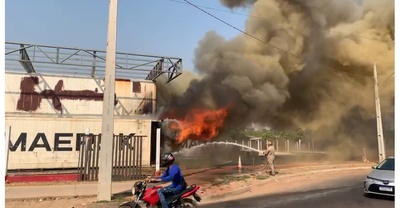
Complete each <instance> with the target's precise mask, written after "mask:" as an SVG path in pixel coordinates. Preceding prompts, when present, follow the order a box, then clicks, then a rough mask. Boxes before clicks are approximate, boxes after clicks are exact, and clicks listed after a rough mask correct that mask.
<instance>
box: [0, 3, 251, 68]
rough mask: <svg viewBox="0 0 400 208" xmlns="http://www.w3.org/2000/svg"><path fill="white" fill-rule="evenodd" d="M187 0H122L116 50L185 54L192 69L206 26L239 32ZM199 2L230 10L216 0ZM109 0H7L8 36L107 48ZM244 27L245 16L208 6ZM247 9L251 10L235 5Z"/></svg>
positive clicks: (225, 33)
mask: <svg viewBox="0 0 400 208" xmlns="http://www.w3.org/2000/svg"><path fill="white" fill-rule="evenodd" d="M176 1H178V2H183V0H119V7H118V33H117V34H118V39H117V51H119V52H130V53H140V54H154V55H161V56H174V57H181V58H183V64H184V70H192V69H193V52H194V49H195V48H196V47H197V44H198V41H199V40H200V39H201V38H203V36H204V34H205V33H206V32H207V31H210V30H215V31H217V33H219V34H220V35H223V36H225V37H227V38H231V37H233V36H236V35H237V34H238V33H239V32H237V31H236V30H234V29H232V28H230V27H228V26H226V25H224V24H223V23H221V22H219V21H217V20H215V19H214V18H212V17H210V16H208V15H206V14H204V13H203V12H201V11H199V10H197V9H196V8H194V7H192V6H190V5H188V4H185V3H178V2H176ZM191 2H193V3H194V4H197V5H201V6H207V7H212V8H215V9H219V10H224V11H229V9H226V8H224V7H222V6H221V4H220V3H219V1H217V0H191ZM108 3H109V1H108V0H68V1H66V0H34V1H32V0H6V8H5V9H6V16H5V17H6V20H5V23H6V25H5V28H6V31H5V39H6V41H12V42H24V43H32V44H43V45H57V46H67V47H78V48H84V49H98V50H105V49H106V37H107V35H106V34H107V23H108ZM205 10H207V11H209V12H210V13H212V14H214V15H216V16H218V17H219V18H221V19H223V20H225V21H227V22H229V23H230V24H233V25H235V26H236V27H238V28H243V27H244V24H245V21H246V18H247V17H246V16H244V15H238V14H232V13H229V12H222V11H216V10H211V9H205ZM235 12H238V13H243V14H246V13H247V12H248V11H247V10H243V9H240V10H235Z"/></svg>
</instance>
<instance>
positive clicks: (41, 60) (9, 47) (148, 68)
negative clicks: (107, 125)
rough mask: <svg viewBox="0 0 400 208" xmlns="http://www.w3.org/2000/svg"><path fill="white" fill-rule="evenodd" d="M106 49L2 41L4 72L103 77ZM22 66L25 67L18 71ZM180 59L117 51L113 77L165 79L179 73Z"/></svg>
mask: <svg viewBox="0 0 400 208" xmlns="http://www.w3.org/2000/svg"><path fill="white" fill-rule="evenodd" d="M105 60H106V51H101V50H93V49H80V48H71V47H60V46H47V45H37V44H27V43H14V42H6V43H5V64H6V71H17V72H21V71H25V72H28V73H42V74H58V75H60V74H61V75H73V76H84V77H86V76H91V77H97V78H103V77H104V74H105ZM21 65H22V68H23V69H25V70H21ZM182 69H183V67H182V59H181V58H175V57H165V56H155V55H144V54H134V53H121V52H117V53H116V64H115V70H116V78H120V79H136V80H152V81H154V80H155V79H156V78H157V77H159V76H160V75H162V74H166V77H167V82H170V81H172V80H173V79H175V78H176V77H178V76H179V75H181V74H182Z"/></svg>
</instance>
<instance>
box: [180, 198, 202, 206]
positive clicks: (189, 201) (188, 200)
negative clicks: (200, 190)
mask: <svg viewBox="0 0 400 208" xmlns="http://www.w3.org/2000/svg"><path fill="white" fill-rule="evenodd" d="M181 207H184V208H198V207H199V205H198V204H197V202H196V201H195V200H193V199H191V198H184V199H182V204H181Z"/></svg>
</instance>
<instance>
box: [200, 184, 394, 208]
mask: <svg viewBox="0 0 400 208" xmlns="http://www.w3.org/2000/svg"><path fill="white" fill-rule="evenodd" d="M363 179H364V178H363V177H359V178H357V179H356V180H354V178H349V179H347V180H343V181H342V185H341V186H336V187H333V188H324V189H320V190H311V191H306V192H297V193H283V194H279V195H264V196H260V197H254V198H247V199H241V200H233V201H226V202H220V203H215V204H207V205H204V206H202V207H207V208H224V207H227V208H228V207H229V208H243V207H253V208H292V207H296V208H301V207H304V208H320V207H323V208H337V207H346V208H358V207H369V208H391V207H394V198H393V197H373V198H367V197H364V196H363V191H362V181H363ZM349 180H351V181H349Z"/></svg>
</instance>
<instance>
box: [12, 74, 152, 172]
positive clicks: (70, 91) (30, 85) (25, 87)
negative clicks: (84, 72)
mask: <svg viewBox="0 0 400 208" xmlns="http://www.w3.org/2000/svg"><path fill="white" fill-rule="evenodd" d="M5 80H6V83H5V86H6V87H5V89H6V92H5V99H6V100H5V102H6V105H5V110H6V118H5V121H6V124H5V125H6V126H5V128H6V129H7V138H8V137H9V136H10V145H9V147H10V148H9V149H10V151H9V162H8V168H9V169H46V168H51V169H52V168H74V167H76V166H77V164H78V158H79V151H77V145H76V144H77V142H79V140H78V141H77V138H79V135H80V134H84V133H85V132H86V131H87V130H89V133H92V134H100V133H101V124H102V123H101V117H102V115H101V114H102V107H103V103H102V101H103V91H102V90H101V85H103V83H104V82H103V80H95V79H92V78H76V77H62V76H35V75H29V74H18V73H7V74H6V78H5ZM115 94H116V101H117V102H115V106H114V107H115V111H114V113H115V121H114V134H124V135H128V134H130V133H135V134H137V135H144V136H147V138H146V139H145V140H144V141H143V146H142V151H143V160H142V164H143V165H150V135H151V122H152V121H153V120H154V119H156V118H155V117H154V116H153V113H154V112H155V100H156V97H155V96H156V87H155V85H154V83H152V82H145V81H143V82H133V81H130V80H117V81H116V85H115ZM9 127H11V132H9ZM19 142H20V143H19Z"/></svg>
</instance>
